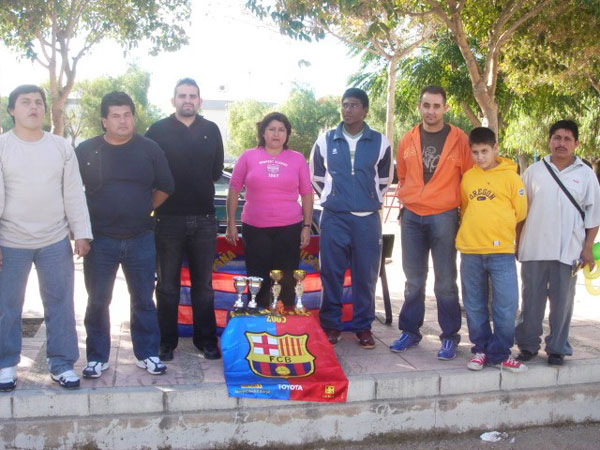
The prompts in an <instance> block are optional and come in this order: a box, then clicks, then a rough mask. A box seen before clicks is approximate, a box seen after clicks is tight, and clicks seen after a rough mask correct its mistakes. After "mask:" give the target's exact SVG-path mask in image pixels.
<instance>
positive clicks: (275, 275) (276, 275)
mask: <svg viewBox="0 0 600 450" xmlns="http://www.w3.org/2000/svg"><path fill="white" fill-rule="evenodd" d="M269 276H270V277H271V280H273V286H272V287H271V293H272V294H273V302H272V303H271V308H270V309H271V312H272V313H274V312H276V311H277V302H278V301H279V295H280V294H281V284H279V282H280V281H281V279H282V278H283V272H282V271H281V270H271V272H269Z"/></svg>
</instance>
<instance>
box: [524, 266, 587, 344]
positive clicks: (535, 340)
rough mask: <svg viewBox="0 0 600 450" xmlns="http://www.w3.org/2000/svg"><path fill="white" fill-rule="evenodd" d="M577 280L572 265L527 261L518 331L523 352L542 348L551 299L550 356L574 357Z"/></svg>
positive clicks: (547, 340) (548, 337) (548, 342)
mask: <svg viewBox="0 0 600 450" xmlns="http://www.w3.org/2000/svg"><path fill="white" fill-rule="evenodd" d="M576 280H577V277H572V276H571V266H569V265H567V264H563V263H561V262H559V261H526V262H523V263H522V264H521V282H522V285H523V293H522V305H521V313H520V315H519V318H518V319H517V327H516V329H515V340H516V342H517V345H518V346H519V349H521V350H527V351H529V352H532V353H536V352H537V351H538V350H539V349H540V344H541V342H542V340H541V336H542V333H543V328H542V321H543V320H544V314H545V312H546V299H548V300H549V301H550V316H549V322H550V334H549V335H548V336H546V353H548V354H550V353H554V354H558V355H572V354H573V349H572V348H571V345H570V344H569V326H570V325H571V316H572V315H573V301H574V298H575V282H576Z"/></svg>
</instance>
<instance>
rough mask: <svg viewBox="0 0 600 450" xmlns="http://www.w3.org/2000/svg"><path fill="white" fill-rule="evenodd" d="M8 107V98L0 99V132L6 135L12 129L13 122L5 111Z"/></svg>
mask: <svg viewBox="0 0 600 450" xmlns="http://www.w3.org/2000/svg"><path fill="white" fill-rule="evenodd" d="M7 106H8V97H0V131H1V132H2V133H6V132H7V131H8V130H10V129H11V128H12V127H13V121H12V119H11V118H10V114H8V111H6V107H7Z"/></svg>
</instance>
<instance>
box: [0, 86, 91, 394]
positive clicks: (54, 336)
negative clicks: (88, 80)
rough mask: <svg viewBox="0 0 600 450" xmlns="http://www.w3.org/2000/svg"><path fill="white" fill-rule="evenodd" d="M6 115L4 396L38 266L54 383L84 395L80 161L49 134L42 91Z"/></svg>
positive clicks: (1, 318) (0, 247) (0, 295)
mask: <svg viewBox="0 0 600 450" xmlns="http://www.w3.org/2000/svg"><path fill="white" fill-rule="evenodd" d="M8 113H9V114H10V115H11V116H12V118H13V121H14V124H15V126H14V128H13V129H12V130H10V131H8V132H7V133H4V134H2V135H0V391H11V390H13V389H14V388H15V386H16V381H17V364H18V363H19V361H20V354H21V313H22V310H23V302H24V297H25V288H26V285H27V279H28V277H29V272H30V271H31V266H32V264H35V267H36V269H37V275H38V280H39V285H40V295H41V298H42V302H43V304H44V316H45V320H46V330H47V339H48V342H47V350H46V352H47V357H48V368H49V371H50V375H51V377H52V379H53V380H54V381H56V382H58V383H59V384H60V385H61V386H62V387H64V388H67V389H74V388H78V387H79V378H78V377H77V376H76V375H75V373H74V372H73V365H74V364H75V362H76V361H77V359H78V358H79V351H78V347H77V333H76V330H75V314H74V309H73V284H74V273H73V271H74V268H73V256H72V254H73V253H75V254H76V255H77V256H78V257H83V256H85V255H86V254H87V252H88V251H89V248H90V245H89V241H90V240H91V239H92V231H91V225H90V219H89V214H88V210H87V205H86V202H85V195H84V192H83V187H82V184H81V177H80V175H79V167H78V164H77V158H76V157H75V153H74V151H73V149H72V148H71V146H70V145H69V143H68V142H67V141H66V140H65V139H63V138H61V137H59V136H55V135H53V134H50V133H48V132H45V131H43V129H42V123H43V120H44V116H45V113H46V98H45V95H44V92H43V91H42V90H41V89H40V88H39V87H38V86H33V85H23V86H19V87H17V88H16V89H15V90H14V91H13V92H11V94H10V96H9V98H8ZM69 233H72V234H73V236H74V238H75V249H74V252H73V251H72V249H71V243H70V241H69Z"/></svg>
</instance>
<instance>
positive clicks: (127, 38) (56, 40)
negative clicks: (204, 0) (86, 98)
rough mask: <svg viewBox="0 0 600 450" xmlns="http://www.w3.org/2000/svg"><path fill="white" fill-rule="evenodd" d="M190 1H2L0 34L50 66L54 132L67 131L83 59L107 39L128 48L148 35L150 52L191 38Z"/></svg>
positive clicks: (175, 48)
mask: <svg viewBox="0 0 600 450" xmlns="http://www.w3.org/2000/svg"><path fill="white" fill-rule="evenodd" d="M190 5H191V1H190V0H146V1H140V0H95V1H83V0H48V1H39V0H3V2H2V7H0V36H2V38H1V39H2V41H3V42H4V44H5V45H7V46H8V47H10V48H12V49H14V50H16V51H17V52H19V53H20V54H22V55H23V56H25V57H27V58H29V59H31V60H34V61H37V62H38V63H39V64H40V65H42V66H43V67H44V68H46V69H47V70H48V79H49V96H48V98H49V100H51V101H52V103H53V109H52V124H53V132H54V133H56V134H59V135H63V134H64V126H65V120H64V119H65V115H64V112H65V108H66V103H67V99H68V97H69V94H70V93H71V91H72V89H73V87H74V85H75V77H76V73H77V66H78V64H79V62H80V60H81V58H82V57H83V56H84V55H86V54H87V53H88V52H89V51H90V49H91V48H92V47H93V46H95V45H96V44H98V43H99V42H100V41H102V40H104V39H112V40H113V41H115V42H117V43H119V44H120V45H121V46H122V47H123V48H125V49H131V48H134V47H137V46H138V44H139V42H141V41H144V40H145V41H148V42H150V44H151V48H150V53H151V54H157V53H158V52H159V51H162V50H165V51H172V50H177V49H178V48H180V47H181V46H182V45H185V44H187V43H188V37H187V35H186V32H185V29H184V27H183V26H184V25H186V24H188V23H189V18H190V14H191V7H190ZM71 119H72V118H71ZM71 124H72V123H71Z"/></svg>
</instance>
